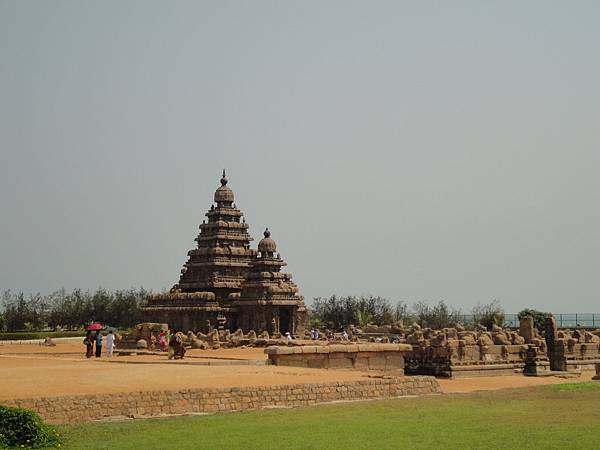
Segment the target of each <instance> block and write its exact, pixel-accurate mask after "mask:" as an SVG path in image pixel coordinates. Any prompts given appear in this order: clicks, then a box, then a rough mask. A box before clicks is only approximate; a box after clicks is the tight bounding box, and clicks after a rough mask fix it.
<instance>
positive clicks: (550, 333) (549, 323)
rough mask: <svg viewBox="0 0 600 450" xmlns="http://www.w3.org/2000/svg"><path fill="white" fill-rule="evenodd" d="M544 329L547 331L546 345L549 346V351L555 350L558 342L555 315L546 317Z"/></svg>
mask: <svg viewBox="0 0 600 450" xmlns="http://www.w3.org/2000/svg"><path fill="white" fill-rule="evenodd" d="M544 330H545V331H546V345H547V347H548V353H552V352H554V346H555V342H556V334H557V333H556V320H555V319H554V317H552V316H550V317H546V320H545V321H544Z"/></svg>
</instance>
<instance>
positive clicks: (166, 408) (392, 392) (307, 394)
mask: <svg viewBox="0 0 600 450" xmlns="http://www.w3.org/2000/svg"><path fill="white" fill-rule="evenodd" d="M439 392H440V386H439V384H438V382H437V380H436V379H435V378H433V377H427V376H415V377H385V378H365V379H364V380H357V381H337V382H327V383H311V384H291V385H275V386H244V387H233V388H205V389H180V390H173V391H147V392H119V393H114V394H94V395H77V396H66V397H41V398H25V399H14V400H4V401H2V402H1V403H2V404H4V405H7V406H17V407H21V408H28V409H32V410H34V411H36V412H37V413H38V414H39V415H40V416H41V417H42V418H43V419H44V420H46V421H48V422H49V423H55V424H57V423H75V422H82V421H91V420H101V419H107V418H111V417H112V418H114V417H121V418H123V417H128V418H130V417H154V416H163V415H181V414H190V413H193V414H198V413H215V412H231V411H246V410H255V409H262V408H274V407H275V408H276V407H280V408H286V407H287V408H290V407H299V406H311V405H317V404H321V403H329V402H334V401H351V400H373V399H386V398H396V397H403V396H409V395H425V394H434V393H439Z"/></svg>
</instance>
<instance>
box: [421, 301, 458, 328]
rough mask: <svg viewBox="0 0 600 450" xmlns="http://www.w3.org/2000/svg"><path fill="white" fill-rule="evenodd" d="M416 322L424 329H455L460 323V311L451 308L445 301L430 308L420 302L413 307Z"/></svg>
mask: <svg viewBox="0 0 600 450" xmlns="http://www.w3.org/2000/svg"><path fill="white" fill-rule="evenodd" d="M413 311H414V314H415V319H416V322H417V323H418V324H419V325H421V326H422V327H428V328H433V329H437V330H439V329H442V328H449V327H455V326H456V324H457V323H459V321H460V311H459V310H457V309H454V308H449V307H448V305H446V303H445V302H444V301H443V300H440V301H439V302H437V303H436V304H435V305H433V306H430V305H429V304H428V303H426V302H423V301H420V302H417V303H415V304H414V305H413Z"/></svg>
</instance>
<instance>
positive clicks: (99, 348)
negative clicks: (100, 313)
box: [96, 330, 102, 358]
mask: <svg viewBox="0 0 600 450" xmlns="http://www.w3.org/2000/svg"><path fill="white" fill-rule="evenodd" d="M101 355H102V333H100V330H97V331H96V358H100V356H101Z"/></svg>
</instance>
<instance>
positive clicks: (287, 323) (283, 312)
mask: <svg viewBox="0 0 600 450" xmlns="http://www.w3.org/2000/svg"><path fill="white" fill-rule="evenodd" d="M290 316H291V315H290V310H289V309H287V308H286V309H283V308H282V309H280V310H279V332H280V333H281V334H285V333H287V332H288V331H289V332H290V333H292V330H291V317H290Z"/></svg>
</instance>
